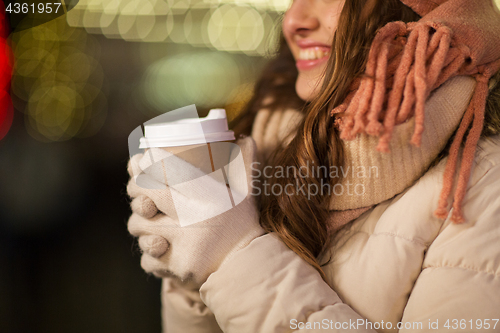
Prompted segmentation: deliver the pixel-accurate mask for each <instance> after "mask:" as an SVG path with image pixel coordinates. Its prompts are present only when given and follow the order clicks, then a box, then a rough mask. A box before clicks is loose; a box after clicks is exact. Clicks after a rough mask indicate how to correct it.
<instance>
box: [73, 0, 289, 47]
mask: <svg viewBox="0 0 500 333" xmlns="http://www.w3.org/2000/svg"><path fill="white" fill-rule="evenodd" d="M289 4H290V0H257V1H249V0H231V1H229V0H168V1H165V0H121V1H118V0H109V1H104V0H81V1H80V2H79V3H78V5H77V6H76V7H75V8H74V9H73V10H71V11H70V12H69V13H68V15H67V19H68V23H69V25H71V26H74V27H84V28H85V29H86V30H87V31H88V32H90V33H102V34H104V35H105V36H106V37H108V38H120V39H124V40H128V41H144V42H173V43H180V44H191V45H193V46H197V47H205V48H210V49H217V50H221V51H228V52H236V53H245V54H248V55H261V56H262V55H265V54H266V50H267V47H268V46H269V45H268V44H272V43H275V42H276V41H277V39H276V40H273V42H272V43H269V42H268V40H269V38H270V37H271V38H274V37H275V36H274V34H273V29H274V27H275V26H276V22H277V21H279V20H278V19H279V16H280V15H281V14H280V13H281V12H283V11H284V10H286V8H287V7H288V6H289ZM269 36H270V37H269Z"/></svg>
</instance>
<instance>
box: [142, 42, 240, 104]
mask: <svg viewBox="0 0 500 333" xmlns="http://www.w3.org/2000/svg"><path fill="white" fill-rule="evenodd" d="M240 84H241V77H240V69H239V67H238V64H237V63H236V62H235V61H234V60H233V58H232V57H231V56H230V55H228V54H226V53H223V52H197V53H187V54H185V53H183V54H178V55H175V56H171V57H167V58H164V59H161V60H159V61H157V62H155V63H153V64H152V65H151V66H150V67H149V68H148V69H147V71H146V74H145V78H144V80H143V84H142V91H143V96H144V98H145V101H146V103H147V104H148V105H150V106H152V107H153V108H155V109H156V110H157V111H158V112H159V113H161V112H165V111H166V110H169V109H172V108H176V107H181V106H183V105H186V104H188V103H191V104H196V105H197V106H198V107H202V108H203V107H211V106H213V105H219V106H221V105H224V104H225V103H226V102H227V97H228V96H229V95H230V93H231V92H232V90H233V89H234V88H235V87H238V86H239V85H240Z"/></svg>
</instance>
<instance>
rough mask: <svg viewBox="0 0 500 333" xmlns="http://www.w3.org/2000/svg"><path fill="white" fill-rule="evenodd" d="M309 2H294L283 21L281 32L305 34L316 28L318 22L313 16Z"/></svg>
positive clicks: (297, 0) (311, 5)
mask: <svg viewBox="0 0 500 333" xmlns="http://www.w3.org/2000/svg"><path fill="white" fill-rule="evenodd" d="M313 7H314V4H313V3H312V1H310V0H294V1H293V2H292V5H291V6H290V8H289V9H288V10H287V11H286V13H285V17H284V19H283V30H285V31H286V32H287V33H293V34H307V33H308V32H310V31H313V30H315V29H316V28H318V26H319V24H320V22H319V20H318V17H317V16H316V15H315V14H314V8H313Z"/></svg>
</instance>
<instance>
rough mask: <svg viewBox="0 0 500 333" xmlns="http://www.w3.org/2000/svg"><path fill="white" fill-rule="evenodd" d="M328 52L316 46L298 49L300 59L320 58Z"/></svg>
mask: <svg viewBox="0 0 500 333" xmlns="http://www.w3.org/2000/svg"><path fill="white" fill-rule="evenodd" d="M328 54H329V52H328V51H323V50H321V49H316V48H308V49H300V53H299V59H300V60H316V59H321V58H323V57H325V56H327V55H328Z"/></svg>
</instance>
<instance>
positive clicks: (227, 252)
mask: <svg viewBox="0 0 500 333" xmlns="http://www.w3.org/2000/svg"><path fill="white" fill-rule="evenodd" d="M237 144H238V145H239V148H240V149H238V147H237V146H235V149H233V150H232V152H231V158H230V163H229V164H228V165H227V166H226V167H225V168H224V171H225V175H226V177H227V183H228V184H229V187H228V186H226V181H225V179H224V178H226V177H223V176H224V172H222V171H221V170H219V171H220V172H221V174H222V175H220V174H219V175H218V174H217V172H214V173H212V174H209V175H203V174H202V172H201V171H200V170H199V169H197V168H195V167H194V166H192V165H190V164H189V163H187V162H185V161H184V160H182V159H180V158H178V157H176V156H175V155H172V154H170V153H168V152H166V151H164V150H161V149H155V148H153V149H151V154H152V155H151V156H153V158H151V156H146V155H147V153H146V155H144V156H142V155H136V156H134V157H132V159H131V161H130V164H129V172H131V179H130V182H129V184H128V186H127V190H128V192H129V195H130V196H131V198H133V201H132V203H131V206H132V210H133V213H132V216H131V217H130V219H129V222H128V230H129V232H130V233H131V234H132V235H134V236H137V237H139V246H140V247H141V249H142V250H143V251H144V253H143V256H142V258H141V266H142V267H143V268H144V270H146V271H147V272H150V273H153V274H154V275H156V276H159V277H165V276H172V275H174V276H177V277H179V278H180V279H181V280H182V281H184V282H186V281H188V282H191V284H192V285H194V286H199V285H201V284H202V283H203V282H204V281H206V279H207V278H208V276H209V275H210V274H211V273H213V272H214V271H216V270H217V269H218V268H219V266H220V265H221V264H223V262H225V261H227V260H228V259H229V258H230V257H231V256H232V255H233V254H234V253H235V252H236V251H237V250H239V249H241V248H243V247H245V246H246V245H247V244H249V243H250V242H251V241H252V240H253V239H254V238H256V237H258V236H261V235H263V234H264V230H263V229H262V228H261V227H260V225H259V218H258V210H257V207H256V205H255V198H254V197H253V196H252V194H251V191H250V185H251V181H252V172H251V171H252V170H253V169H252V168H251V163H252V162H253V161H254V158H255V143H254V141H253V140H252V139H251V138H250V137H248V138H245V139H242V140H240V141H238V143H237ZM151 161H153V163H151ZM139 170H140V171H141V172H142V174H141V177H142V179H141V183H142V184H146V183H147V184H150V185H151V184H153V185H154V186H152V187H155V188H156V189H147V188H142V187H140V186H138V185H137V183H136V178H137V177H136V176H134V175H138V174H139V172H138V171H139ZM216 171H217V170H216ZM165 175H167V177H165ZM166 179H168V182H167V181H166ZM180 180H185V181H184V182H180ZM167 183H168V184H167ZM160 185H161V186H163V187H164V189H158V188H159V187H160ZM228 193H229V195H228ZM228 196H229V197H230V199H231V200H229V201H228V200H227V199H228ZM228 202H229V204H228ZM180 222H183V223H180ZM181 224H182V225H184V226H181Z"/></svg>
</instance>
